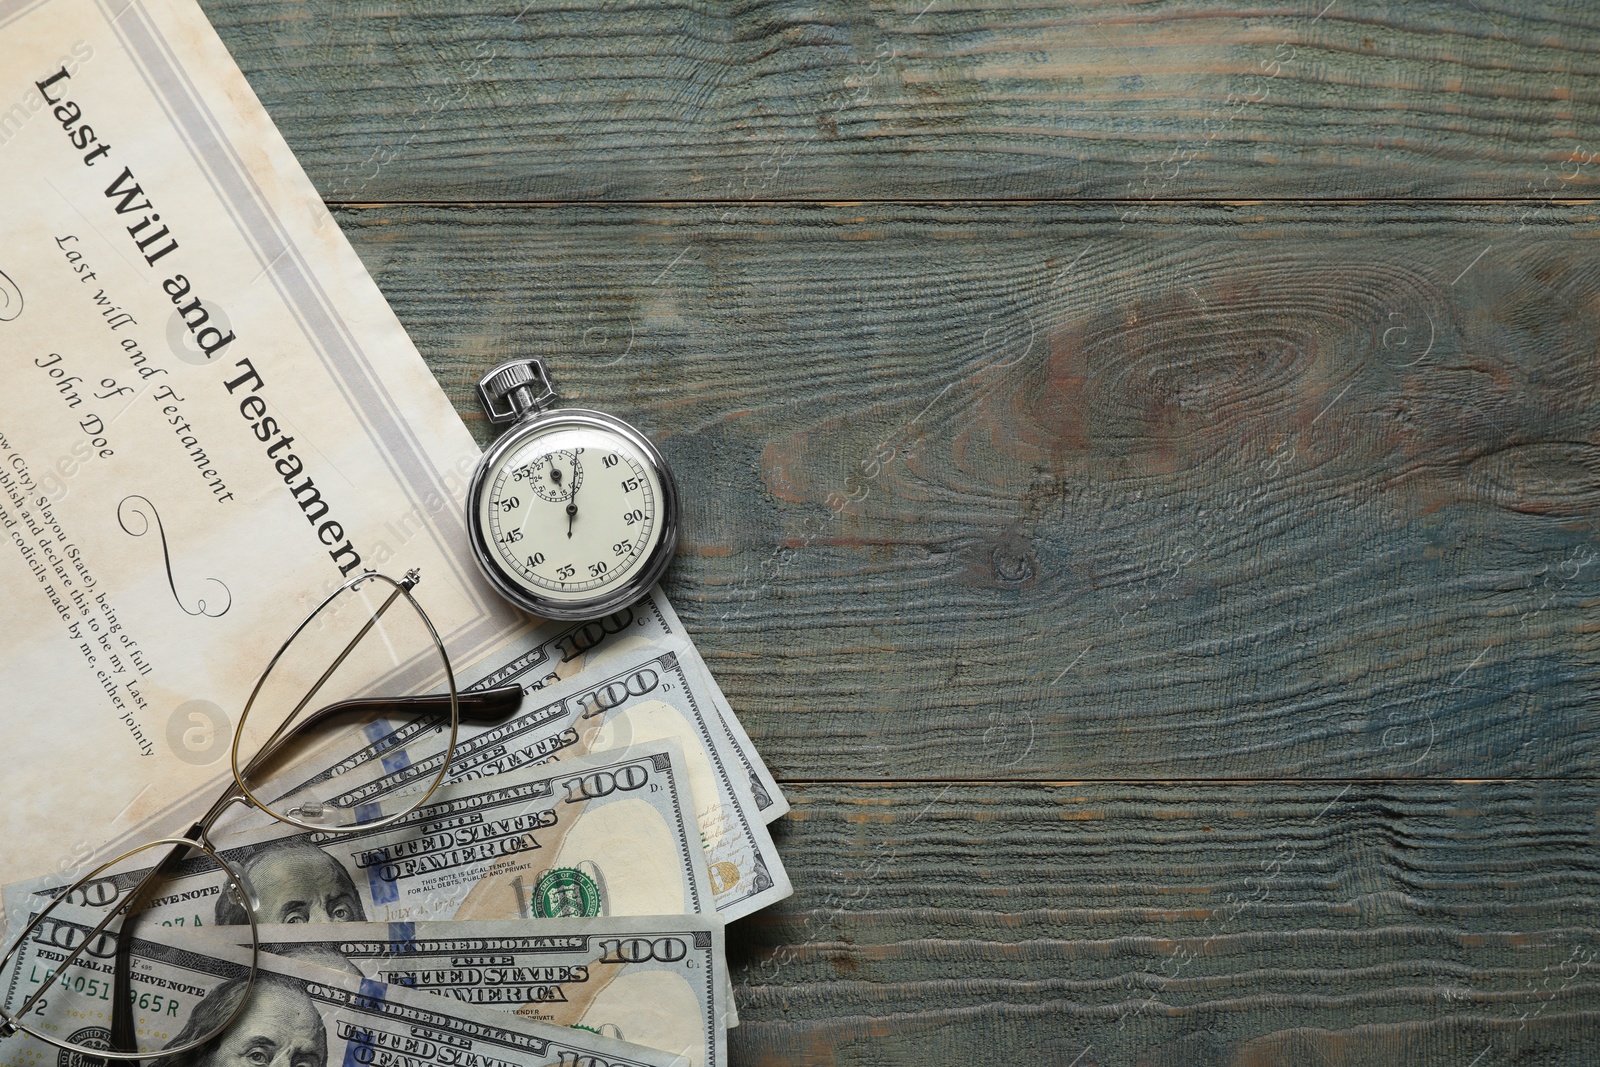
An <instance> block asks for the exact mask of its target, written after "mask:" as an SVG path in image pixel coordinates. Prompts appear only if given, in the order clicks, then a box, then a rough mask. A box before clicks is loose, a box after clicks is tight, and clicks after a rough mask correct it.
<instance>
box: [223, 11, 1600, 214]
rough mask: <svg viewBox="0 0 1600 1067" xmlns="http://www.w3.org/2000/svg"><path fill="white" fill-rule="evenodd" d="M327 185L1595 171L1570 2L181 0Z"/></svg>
mask: <svg viewBox="0 0 1600 1067" xmlns="http://www.w3.org/2000/svg"><path fill="white" fill-rule="evenodd" d="M205 7H206V11H207V13H208V14H209V15H210V16H211V18H212V20H213V21H214V22H215V23H216V25H217V28H218V30H219V31H220V32H221V34H222V36H223V39H224V40H225V41H227V43H228V45H229V47H230V48H231V49H232V50H233V52H234V55H235V57H236V58H237V59H238V61H239V63H240V65H241V67H243V69H244V71H245V73H246V74H247V75H248V76H249V78H250V81H251V84H252V85H253V86H254V87H255V89H256V92H257V94H258V95H260V96H261V98H262V100H263V102H264V103H265V104H266V106H267V110H268V111H269V112H270V113H271V114H272V116H273V118H274V119H275V120H276V122H277V123H278V125H279V127H280V128H281V129H282V130H283V132H284V134H285V136H286V137H287V138H288V140H289V143H290V145H291V146H292V147H293V148H294V150H295V152H296V154H297V155H298V156H299V157H300V159H301V161H302V162H303V163H304V164H305V166H306V168H307V170H308V171H309V172H310V174H311V177H312V180H313V181H314V182H315V183H316V184H317V187H318V188H319V189H321V190H322V191H323V194H324V195H325V196H326V197H328V198H329V199H331V200H337V201H376V200H417V199H423V200H441V199H449V200H484V199H512V200H529V199H535V200H549V199H582V200H594V199H603V200H616V199H649V200H674V199H706V198H724V199H731V200H735V201H741V202H742V201H745V200H750V199H755V200H773V199H791V198H814V197H826V198H841V197H852V198H950V197H980V198H997V197H998V198H1041V197H1097V198H1103V197H1132V198H1137V199H1140V200H1148V199H1150V198H1155V199H1173V198H1179V199H1184V198H1194V197H1213V196H1218V197H1235V198H1237V197H1251V196H1283V197H1298V196H1314V197H1394V196H1421V197H1438V196H1470V197H1491V196H1492V197H1530V198H1534V199H1542V198H1545V197H1549V196H1563V195H1582V194H1583V193H1585V192H1588V191H1592V190H1593V189H1594V188H1595V187H1596V179H1595V176H1596V173H1597V166H1596V164H1597V162H1600V159H1597V156H1596V153H1597V152H1600V81H1597V79H1596V77H1595V76H1596V74H1600V16H1597V13H1596V11H1595V9H1594V7H1593V5H1591V4H1587V3H1585V2H1584V0H1538V2H1530V3H1508V2H1505V0H1499V2H1491V0H1481V2H1479V0H1474V2H1473V3H1469V4H1466V5H1461V4H1457V3H1446V2H1443V0H1431V2H1422V3H1408V4H1391V3H1388V2H1387V0H1337V2H1336V3H1332V4H1330V3H1328V2H1327V0H1278V2H1276V3H1268V4H1265V5H1257V6H1254V7H1249V8H1241V7H1239V6H1238V5H1236V4H1232V3H1226V2H1222V0H1209V2H1204V3H1192V2H1178V0H1162V2H1157V3H1103V4H1070V5H1063V4H1051V3H1034V2H1027V0H1018V2H1007V3H1003V4H993V3H987V2H972V0H934V2H932V3H928V2H925V0H910V2H903V3H902V2H894V3H887V2H883V0H877V2H873V3H860V2H855V3H841V2H836V0H834V2H824V3H791V2H787V0H759V2H754V3H747V4H740V5H731V6H730V5H720V4H718V5H703V4H695V3H681V2H675V0H646V2H640V3H626V4H619V3H614V2H609V0H576V2H573V3H562V4H553V3H549V2H546V0H534V2H533V3H525V2H524V0H495V2H485V0H434V2H430V3H428V4H423V5H412V4H396V3H388V2H378V3H370V2H369V3H360V4H347V3H336V2H334V0H255V2H247V0H207V2H206V4H205Z"/></svg>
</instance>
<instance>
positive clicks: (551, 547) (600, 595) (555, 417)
mask: <svg viewBox="0 0 1600 1067" xmlns="http://www.w3.org/2000/svg"><path fill="white" fill-rule="evenodd" d="M478 396H479V397H480V398H481V399H482V401H483V406H484V410H486V411H487V412H488V413H489V420H490V421H491V422H494V423H507V422H509V423H514V424H515V425H513V426H512V427H511V429H510V430H508V431H507V432H506V434H505V435H504V436H503V437H501V438H500V440H498V441H496V442H495V443H494V445H493V446H492V447H491V448H490V449H489V451H488V452H486V453H485V454H484V456H483V458H482V459H481V460H479V461H478V467H477V470H475V471H474V472H473V474H472V485H471V487H470V488H469V490H468V492H467V529H468V533H469V535H470V538H471V541H472V551H473V555H474V556H475V557H476V558H477V561H478V566H479V567H481V568H482V569H483V573H484V576H485V577H487V578H488V579H489V581H490V583H491V584H492V585H493V586H494V587H495V589H497V590H498V591H499V592H500V593H501V595H503V596H504V597H505V598H506V599H507V600H510V601H511V602H512V603H513V604H516V605H517V606H519V607H521V608H524V609H526V610H527V611H530V612H532V613H533V614H535V615H539V616H541V617H543V618H547V619H593V618H598V617H599V616H601V615H606V614H608V613H610V612H612V611H615V610H617V609H618V608H621V607H625V606H626V605H628V604H631V603H633V602H634V601H635V600H638V599H639V598H640V597H642V596H644V595H645V593H646V592H648V591H649V589H650V587H651V586H652V585H654V584H655V583H656V581H657V580H658V579H659V578H660V577H661V574H662V572H663V571H665V570H666V569H667V564H668V563H670V562H671V560H672V553H673V550H674V549H675V548H676V547H677V544H678V488H677V483H676V482H675V481H674V480H673V477H672V471H671V470H670V469H669V468H668V467H667V461H666V459H665V458H663V456H662V455H661V453H660V451H659V450H658V449H657V448H656V447H655V445H653V444H651V443H650V439H649V438H647V437H645V435H644V434H642V433H640V432H639V431H638V430H636V429H634V428H633V427H632V426H630V425H628V424H627V423H625V422H623V421H622V420H621V419H618V418H615V417H613V416H611V415H607V414H605V413H603V412H599V411H586V410H584V409H582V408H552V407H551V405H552V404H554V403H555V402H556V400H557V397H556V392H555V389H554V388H553V387H552V386H551V384H550V378H549V375H548V374H547V373H546V372H545V368H544V364H542V363H541V362H540V361H539V360H537V359H518V360H512V361H511V362H509V363H503V364H501V365H500V366H498V367H496V368H495V369H494V370H492V371H490V372H489V373H488V374H486V375H484V376H483V378H482V380H480V381H479V382H478Z"/></svg>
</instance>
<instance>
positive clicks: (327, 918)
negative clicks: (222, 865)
mask: <svg viewBox="0 0 1600 1067" xmlns="http://www.w3.org/2000/svg"><path fill="white" fill-rule="evenodd" d="M239 874H240V876H241V877H242V878H243V879H244V881H245V882H246V884H247V885H248V886H249V888H250V890H251V892H252V893H254V895H255V898H256V900H257V902H258V907H257V909H256V921H257V922H264V923H347V922H366V921H367V913H366V910H365V909H364V908H362V906H361V897H360V896H359V895H358V894H357V893H356V887H355V885H354V883H352V882H351V881H350V876H349V875H348V874H346V873H345V870H344V868H343V867H341V866H339V864H338V863H337V862H336V861H335V860H334V859H333V858H332V857H331V856H329V855H328V854H327V853H325V852H323V851H322V850H321V849H318V848H316V847H314V846H312V845H307V844H303V843H300V842H293V841H288V842H284V843H282V844H279V845H275V846H272V847H269V848H267V849H264V850H263V851H261V852H258V853H257V854H256V855H254V856H252V857H251V858H250V859H249V860H248V861H246V862H245V864H244V865H243V867H242V868H241V869H240V871H239ZM249 921H250V918H249V916H247V915H246V914H245V911H244V906H243V905H242V904H241V903H240V902H239V901H238V900H236V899H234V896H233V894H231V893H223V894H222V895H221V896H220V897H218V898H217V911H216V922H217V925H219V926H242V925H244V924H245V923H248V922H249Z"/></svg>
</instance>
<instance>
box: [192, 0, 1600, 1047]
mask: <svg viewBox="0 0 1600 1067" xmlns="http://www.w3.org/2000/svg"><path fill="white" fill-rule="evenodd" d="M523 2H524V0H509V2H506V3H493V2H488V0H429V2H428V3H426V4H423V3H418V4H398V3H394V4H391V3H365V2H363V3H333V2H330V0H303V2H290V0H237V2H236V0H207V2H206V5H205V6H206V8H207V10H208V12H209V13H210V15H211V17H212V18H213V19H214V20H215V22H216V24H217V27H218V29H219V30H220V31H221V33H222V36H223V37H224V39H225V40H226V41H227V42H228V44H229V45H230V47H231V48H232V49H233V51H234V54H235V56H236V57H237V58H238V61H239V63H240V65H241V66H242V67H243V68H244V70H245V73H246V74H247V75H248V76H249V78H250V81H251V83H252V84H253V85H254V86H255V89H256V91H257V92H258V93H259V94H260V96H261V98H262V100H263V102H264V103H265V104H266V107H267V110H268V111H269V112H270V113H271V114H272V116H273V117H274V118H275V119H276V121H277V122H278V124H279V126H280V127H281V129H282V130H283V132H284V134H285V136H286V137H287V138H288V140H289V143H290V144H291V146H293V148H294V149H295V150H296V152H298V153H299V156H300V159H301V160H302V162H303V163H304V164H305V166H306V168H307V170H308V171H309V172H310V174H311V177H312V179H313V180H314V181H315V182H316V183H317V185H318V187H319V188H320V189H322V190H323V191H324V193H325V195H326V197H327V199H328V201H329V202H330V204H331V205H332V206H333V207H334V209H335V212H336V215H337V217H338V219H339V221H340V223H341V225H342V226H344V228H345V230H346V232H347V233H348V234H349V236H350V239H351V241H352V242H354V244H355V247H356V249H357V251H358V252H359V253H360V254H361V256H362V258H363V259H364V260H365V261H366V263H367V266H368V267H369V268H370V269H371V271H372V273H373V274H374V275H375V276H376V278H377V280H378V284H379V286H380V287H381V288H382V289H383V291H384V292H385V293H386V294H387V295H388V297H389V299H390V301H391V302H392V303H393V305H394V308H395V310H396V311H397V312H398V313H399V316H400V318H401V320H402V321H403V322H405V324H406V325H407V326H408V327H409V328H410V330H411V332H412V336H413V337H415V338H416V341H417V343H418V345H419V346H420V347H421V349H422V351H423V353H424V354H425V355H426V357H427V358H428V360H429V363H430V364H431V366H432V367H433V368H434V369H435V371H436V372H437V374H438V376H439V379H440V381H441V382H442V383H443V384H444V386H445V388H446V389H447V390H448V391H449V393H450V395H451V396H452V397H453V398H454V399H455V401H456V404H457V406H458V407H459V409H460V411H461V413H462V415H463V417H465V418H466V419H467V420H468V421H469V423H470V424H471V425H472V426H473V427H474V430H475V432H477V433H478V435H479V437H480V439H481V440H487V439H488V436H489V434H488V428H487V426H486V425H485V423H484V421H483V420H482V419H481V418H480V417H479V413H478V411H477V408H476V405H475V403H474V401H473V398H472V395H471V392H470V383H471V382H472V381H473V380H475V378H476V377H477V376H478V374H480V373H481V372H482V371H483V370H484V369H485V368H486V367H488V366H489V365H491V364H492V363H494V362H495V361H497V360H500V359H502V358H504V357H505V356H507V355H510V354H520V353H537V354H540V355H543V356H545V357H546V358H547V359H549V360H550V361H551V363H552V366H553V370H554V373H555V376H556V379H557V382H558V384H559V386H560V387H561V388H562V390H563V391H564V392H565V394H566V395H567V396H568V397H569V398H571V399H573V400H576V401H580V402H589V403H592V404H594V405H597V406H605V407H608V408H611V409H613V410H615V411H617V412H618V413H619V414H622V415H623V416H624V417H626V418H629V419H631V420H633V421H635V422H636V423H638V424H639V425H640V426H642V427H644V428H645V429H646V430H647V431H648V432H650V433H652V434H653V435H654V436H655V437H656V439H657V440H658V441H660V442H661V444H662V445H663V447H664V449H665V451H666V452H667V453H668V454H669V456H670V458H671V460H672V461H673V462H674V464H675V465H676V467H677V470H678V471H679V472H680V476H681V479H682V482H683V486H684V489H685V490H686V496H687V500H688V514H687V520H686V536H685V538H684V543H683V547H682V553H681V556H680V558H679V560H678V562H677V564H676V565H675V569H674V571H673V572H672V576H671V579H670V581H669V582H668V585H667V588H668V592H669V593H670V595H671V596H672V598H673V599H674V601H675V603H676V605H677V607H678V609H679V611H680V612H681V613H682V614H683V617H684V620H685V622H686V623H687V624H688V626H689V628H690V629H691V631H692V632H693V634H694V636H695V638H696V640H697V641H698V642H699V644H700V647H701V648H702V649H703V650H704V652H705V655H706V657H707V659H708V660H709V662H710V663H711V666H712V668H713V670H714V671H715V672H716V673H717V675H718V677H719V678H720V679H721V682H722V684H723V686H724V687H725V688H726V690H727V692H728V695H729V697H730V699H731V701H732V703H733V705H734V707H735V708H736V709H737V710H738V711H739V713H740V715H741V717H742V718H743V720H744V722H745V723H746V724H747V725H748V727H749V730H750V733H751V734H752V735H753V736H754V737H755V739H756V741H757V743H758V744H759V746H760V747H761V749H762V751H763V752H764V753H765V755H766V757H767V759H768V760H769V761H770V763H771V764H772V766H773V767H774V769H775V770H776V771H777V772H778V774H779V775H780V777H781V778H782V780H783V781H784V783H785V788H786V789H787V790H788V792H789V795H790V796H791V798H792V799H793V802H794V812H793V814H791V815H790V816H789V817H788V818H787V819H786V820H784V821H783V822H782V823H781V824H780V825H779V826H778V827H777V834H778V842H779V846H780V848H781V849H782V850H783V857H784V859H785V860H786V862H787V864H788V867H789V871H790V873H791V875H792V876H793V878H794V882H795V886H796V893H795V895H794V897H793V898H792V899H790V900H789V901H787V902H786V903H785V904H784V905H783V906H781V907H779V908H775V909H772V910H771V911H770V912H769V913H765V914H762V915H760V916H757V917H755V918H753V919H750V920H746V921H744V922H742V923H740V924H738V925H737V926H736V927H735V929H734V931H733V935H732V938H731V944H732V946H733V956H734V958H733V965H734V968H735V971H734V973H735V980H736V982H737V988H738V1003H739V1009H740V1012H741V1013H742V1015H743V1018H744V1025H743V1026H741V1027H740V1028H739V1029H738V1030H736V1031H735V1032H734V1036H733V1047H734V1060H735V1062H736V1063H737V1064H746V1065H748V1064H757V1063H761V1064H774V1065H777V1064H804V1065H814V1064H861V1065H867V1064H874V1065H876V1064H891V1063H893V1064H899V1063H906V1064H933V1063H939V1064H971V1063H1028V1064H1033V1063H1040V1064H1055V1065H1059V1067H1069V1065H1080V1067H1089V1065H1091V1064H1111V1063H1117V1064H1132V1063H1145V1064H1169V1063H1172V1064H1183V1065H1185V1067H1190V1065H1203V1064H1213V1063H1215V1064H1222V1063H1242V1064H1244V1063H1247V1064H1257V1063H1282V1064H1318V1063H1327V1064H1331V1065H1347V1064H1350V1065H1353V1064H1414V1063H1429V1064H1450V1065H1459V1067H1494V1065H1500V1064H1508V1063H1514V1064H1557V1063H1559V1064H1574V1065H1576V1064H1593V1063H1594V1062H1596V1058H1597V1057H1600V913H1597V904H1596V902H1597V898H1600V859H1597V849H1596V846H1597V844H1600V787H1597V775H1596V770H1597V745H1600V718H1597V716H1596V714H1595V712H1594V711H1593V708H1594V707H1595V703H1596V697H1597V695H1600V694H1597V683H1600V676H1597V667H1600V655H1597V653H1600V637H1597V632H1600V627H1597V625H1596V622H1595V616H1594V614H1593V607H1594V605H1595V603H1596V599H1597V591H1600V587H1597V578H1600V526H1597V525H1596V520H1597V519H1600V346H1597V343H1596V337H1597V326H1600V257H1597V252H1600V242H1597V237H1600V232H1597V226H1596V209H1595V203H1594V201H1593V200H1591V199H1589V198H1590V197H1592V196H1593V194H1594V190H1595V189H1596V186H1597V175H1600V81H1597V80H1596V74H1597V73H1600V10H1597V9H1596V8H1595V6H1594V5H1593V4H1592V3H1585V2H1583V0H1524V2H1513V0H1455V2H1444V0H1434V2H1427V0H1421V2H1413V3H1388V2H1379V0H1332V2H1329V0H1275V2H1269V3H1267V4H1265V5H1257V6H1255V7H1253V8H1249V9H1245V8H1240V7H1238V6H1237V5H1234V4H1225V3H1220V2H1201V3H1166V2H1160V0H1157V2H1144V3H1119V2H1116V0H1107V2H1104V3H1077V2H1074V3H1056V4H1039V5H1030V4H1029V3H1027V2H1026V0H998V2H982V3H974V2H972V0H911V2H908V3H888V2H883V0H877V2H873V3H870V4H869V3H859V2H857V3H846V2H835V0H822V2H820V3H786V2H776V0H751V2H747V3H739V4H723V3H683V2H681V0H640V2H637V3H613V2H606V0H569V2H566V3H555V2H553V0H533V2H532V3H528V5H527V6H526V7H525V8H524V7H523V6H522V4H523Z"/></svg>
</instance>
